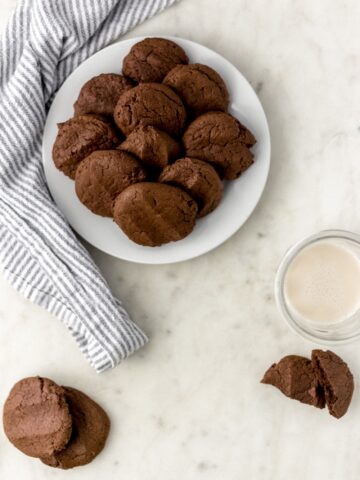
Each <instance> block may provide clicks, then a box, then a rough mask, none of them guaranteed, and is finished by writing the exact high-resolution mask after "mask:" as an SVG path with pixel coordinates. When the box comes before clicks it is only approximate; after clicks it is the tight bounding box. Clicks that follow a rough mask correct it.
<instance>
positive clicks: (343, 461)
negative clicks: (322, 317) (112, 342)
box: [0, 0, 360, 480]
mask: <svg viewBox="0 0 360 480" xmlns="http://www.w3.org/2000/svg"><path fill="white" fill-rule="evenodd" d="M15 4H16V1H15V0H1V2H0V29H3V28H4V25H5V23H6V20H7V18H8V16H9V14H10V12H11V9H12V8H13V7H14V5H15ZM269 8H270V7H269V2H265V1H264V0H252V1H249V0H228V1H227V2H218V1H217V0H181V1H179V2H177V3H176V5H175V6H174V7H172V8H171V9H169V10H167V11H166V12H164V13H163V14H161V15H159V16H157V17H155V18H154V19H152V20H150V21H148V22H146V23H145V24H144V25H142V26H140V27H139V28H137V29H136V30H134V31H132V32H130V33H129V34H128V35H127V37H130V36H135V35H162V34H176V35H179V36H182V37H185V38H189V39H192V40H195V41H198V42H200V43H203V44H204V45H207V46H209V47H210V48H213V49H214V50H216V51H218V52H219V53H221V54H222V55H224V56H225V57H226V58H228V59H229V60H230V61H231V62H233V63H234V64H235V65H236V66H237V67H238V68H239V69H240V70H241V71H242V73H243V74H244V75H245V76H246V77H247V78H248V80H249V81H250V82H251V83H252V85H253V86H254V88H255V89H256V91H257V92H258V94H259V96H260V99H261V101H262V103H263V106H264V108H265V111H266V114H267V117H268V120H269V124H270V129H271V138H272V167H271V172H270V177H269V181H268V184H267V187H266V189H265V193H264V196H263V198H262V200H261V202H260V204H259V205H258V207H257V208H256V210H255V212H254V214H253V215H252V217H251V218H250V219H249V220H248V221H247V223H246V224H245V225H244V227H243V228H242V229H241V230H240V231H239V232H238V233H237V234H236V235H234V236H233V237H232V238H231V239H230V240H229V241H228V242H226V243H225V244H224V245H222V246H221V247H219V248H218V249H216V250H215V251H213V252H211V253H209V254H207V255H205V256H203V257H200V258H198V259H195V260H192V261H189V262H185V263H181V264H176V265H168V266H141V265H135V264H130V263H126V262H123V261H120V260H116V259H114V258H111V257H109V256H107V255H105V254H103V253H101V252H99V251H97V250H95V249H94V248H91V247H89V248H90V250H91V252H92V254H93V256H94V258H95V261H96V262H97V263H98V265H99V266H100V268H101V269H102V271H103V272H104V275H105V276H106V278H107V279H108V281H109V284H110V285H111V287H112V289H113V290H114V292H115V293H116V294H117V295H119V297H120V298H122V299H123V301H124V303H125V305H126V307H127V308H128V309H129V311H130V312H131V313H132V315H133V317H134V318H135V319H136V321H137V322H138V323H139V325H140V326H141V327H142V328H144V329H145V331H146V332H148V333H149V334H150V336H151V338H152V341H151V342H150V343H149V344H148V345H147V346H146V348H144V349H143V350H142V351H141V352H140V353H139V354H137V355H135V356H133V357H132V358H130V359H129V360H128V361H126V362H125V363H124V364H123V365H121V366H120V367H118V368H116V369H115V370H113V371H110V372H107V373H105V374H103V375H100V376H97V375H96V374H95V373H94V372H93V370H92V369H91V368H90V367H89V366H88V365H87V363H86V362H85V360H84V359H83V357H82V355H81V353H80V352H79V351H78V349H77V347H76V345H75V343H74V342H73V340H72V339H71V337H70V336H69V334H68V332H67V331H66V329H65V328H64V327H63V325H62V324H61V322H59V321H58V320H56V319H54V318H52V317H51V316H49V315H48V314H47V313H46V312H44V311H43V310H41V309H40V308H38V307H36V306H34V305H31V304H30V303H29V302H28V301H26V300H24V299H23V298H22V297H21V296H20V295H18V294H17V293H16V292H14V291H13V290H12V289H11V288H10V287H9V286H8V285H7V284H6V282H5V281H4V280H3V279H2V278H1V277H0V371H1V375H0V405H2V404H3V401H4V400H5V397H6V395H7V392H8V390H9V389H10V387H11V386H12V384H13V383H14V382H15V381H16V380H18V379H19V378H21V377H23V376H26V375H34V374H39V375H45V376H49V377H52V378H54V380H56V381H58V382H59V383H61V384H65V385H73V386H78V387H79V388H80V389H83V390H84V391H85V392H88V393H89V394H90V395H92V396H93V397H94V398H95V399H98V400H99V401H100V402H101V404H103V406H104V407H105V408H106V410H107V411H108V412H109V414H110V416H111V418H112V431H111V434H110V438H109V441H108V445H107V447H106V449H105V450H104V452H103V454H102V455H101V456H99V457H98V459H96V460H95V461H94V462H93V463H92V464H91V465H90V466H87V467H83V468H79V469H77V470H74V471H68V472H66V473H65V472H62V471H57V470H51V469H49V468H47V467H45V466H43V465H42V464H41V463H40V462H37V461H36V460H33V459H30V458H27V457H25V456H23V455H21V454H20V453H19V452H18V451H16V449H14V448H13V447H12V446H11V445H10V444H9V443H8V442H7V440H6V439H5V437H4V434H3V432H2V429H0V478H1V479H2V480H12V479H14V478H18V479H21V480H39V479H41V480H47V479H61V480H63V479H65V478H67V479H69V480H71V479H77V480H78V479H86V480H98V479H99V478H101V479H111V480H112V479H119V478H126V479H129V480H130V479H131V480H180V479H181V480H198V479H202V478H206V479H207V480H219V479H224V480H240V479H244V478H246V479H249V480H258V479H259V480H260V479H261V480H288V479H291V480H300V479H301V480H302V479H306V480H315V479H318V478H320V477H321V478H326V479H327V480H342V479H346V480H352V479H354V480H355V479H357V478H358V472H359V469H360V457H359V449H360V433H359V428H358V427H357V426H358V424H359V423H360V400H359V391H358V389H356V391H355V396H354V399H353V402H352V405H351V407H350V410H349V412H348V414H347V415H346V416H345V417H344V418H343V419H341V420H340V421H337V420H335V419H333V418H331V417H330V416H329V415H328V414H327V413H326V412H325V411H318V410H316V409H313V408H310V407H306V406H302V405H300V404H297V403H296V402H291V401H289V400H287V399H286V398H285V397H283V396H282V395H281V394H280V393H279V392H277V391H276V390H275V389H272V388H271V387H269V386H264V385H260V383H259V381H260V379H261V377H262V374H263V372H264V371H265V370H266V369H267V368H268V366H269V365H270V364H271V363H272V362H274V361H276V360H278V359H279V358H280V357H281V356H283V355H285V354H288V353H298V354H305V355H308V354H309V352H310V350H311V349H312V348H313V347H314V345H312V344H310V343H307V342H306V341H305V340H302V339H301V338H298V337H297V336H295V335H294V334H293V333H292V332H290V331H289V330H288V328H287V327H286V325H285V324H284V323H283V322H282V320H281V319H280V317H279V314H278V312H277V309H276V306H275V303H274V298H273V281H274V275H275V271H276V268H277V265H278V264H279V261H280V259H281V257H282V255H283V254H284V252H285V250H286V249H287V248H288V247H289V246H290V245H291V244H292V243H293V242H295V241H297V240H298V239H299V238H301V237H303V236H306V235H308V234H310V233H313V232H315V231H318V230H320V229H325V228H343V229H351V230H355V231H357V230H358V229H359V228H360V225H359V211H360V208H359V207H360V194H359V185H360V168H359V151H360V120H359V113H358V106H359V105H360V82H359V78H360V57H359V45H358V42H357V41H356V39H357V38H358V22H359V20H358V19H359V18H360V3H359V2H357V1H356V0H345V1H342V2H331V8H329V2H327V1H325V0H319V1H317V2H313V1H311V0H301V1H300V0H293V1H291V0H282V1H279V2H271V12H270V11H269ZM337 352H338V353H339V354H340V355H342V356H343V357H344V358H345V359H346V360H347V361H348V362H349V364H350V365H351V367H352V369H353V371H354V374H355V380H356V381H358V379H359V375H358V372H360V349H359V344H352V345H348V346H344V347H341V348H338V349H337Z"/></svg>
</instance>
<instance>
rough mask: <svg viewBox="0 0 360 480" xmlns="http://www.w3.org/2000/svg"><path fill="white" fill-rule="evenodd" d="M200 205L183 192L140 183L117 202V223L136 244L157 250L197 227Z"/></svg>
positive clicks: (131, 187) (115, 210)
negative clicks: (198, 206) (198, 207)
mask: <svg viewBox="0 0 360 480" xmlns="http://www.w3.org/2000/svg"><path fill="white" fill-rule="evenodd" d="M196 214H197V206H196V203H195V201H194V200H193V199H192V198H191V197H190V196H189V195H188V194H187V193H185V192H184V191H183V190H181V189H180V188H177V187H173V186H170V185H165V184H161V183H149V182H145V183H137V184H136V185H131V186H130V187H128V188H127V189H126V190H124V191H123V192H122V193H121V194H120V195H119V196H118V197H117V199H116V201H115V208H114V220H115V222H116V223H117V224H118V225H119V227H120V228H121V229H122V230H123V232H124V233H125V234H126V235H127V236H128V237H129V238H130V240H132V241H133V242H135V243H138V244H139V245H145V246H149V247H157V246H160V245H162V244H164V243H168V242H174V241H177V240H181V239H183V238H185V237H186V236H187V235H189V233H191V232H192V230H193V228H194V226H195V220H196Z"/></svg>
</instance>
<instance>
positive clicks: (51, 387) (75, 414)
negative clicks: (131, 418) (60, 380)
mask: <svg viewBox="0 0 360 480" xmlns="http://www.w3.org/2000/svg"><path fill="white" fill-rule="evenodd" d="M3 423H4V430H5V433H6V435H7V437H8V439H9V440H10V442H11V443H12V444H13V445H14V446H15V447H16V448H18V449H19V450H20V451H21V452H23V453H25V454H26V455H29V456H30V457H37V458H39V459H40V460H41V461H42V462H43V463H45V464H46V465H49V466H51V467H57V468H63V469H68V468H73V467H78V466H80V465H86V464H87V463H90V462H91V461H92V460H93V459H94V458H95V457H96V456H97V455H98V454H99V453H100V452H101V450H102V449H103V448H104V445H105V442H106V439H107V436H108V433H109V429H110V420H109V418H108V416H107V415H106V413H105V412H104V410H103V409H102V408H101V407H100V406H99V405H98V404H97V403H95V402H94V401H93V400H91V398H89V397H88V396H87V395H85V394H84V393H82V392H80V391H79V390H76V389H75V388H70V387H60V386H59V385H57V384H56V383H55V382H53V381H52V380H49V379H48V378H41V377H29V378H24V379H23V380H20V381H19V382H18V383H16V384H15V385H14V387H13V388H12V390H11V391H10V394H9V396H8V398H7V400H6V402H5V405H4V412H3Z"/></svg>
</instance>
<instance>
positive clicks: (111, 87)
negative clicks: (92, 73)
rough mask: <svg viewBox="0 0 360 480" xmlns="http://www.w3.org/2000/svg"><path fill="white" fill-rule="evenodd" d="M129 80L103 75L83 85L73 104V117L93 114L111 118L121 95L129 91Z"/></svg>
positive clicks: (108, 74)
mask: <svg viewBox="0 0 360 480" xmlns="http://www.w3.org/2000/svg"><path fill="white" fill-rule="evenodd" d="M132 87H133V84H132V82H131V81H130V80H128V79H127V78H125V77H123V76H122V75H117V74H116V73H103V74H101V75H98V76H97V77H93V78H92V79H91V80H89V81H88V82H86V83H85V85H84V86H83V87H82V89H81V90H80V94H79V97H78V99H77V100H76V102H75V104H74V112H75V115H76V116H78V115H85V114H87V113H93V114H95V115H104V116H108V117H112V116H113V114H114V110H115V107H116V104H117V102H118V100H119V98H120V97H121V95H122V94H123V93H124V92H126V90H130V88H132Z"/></svg>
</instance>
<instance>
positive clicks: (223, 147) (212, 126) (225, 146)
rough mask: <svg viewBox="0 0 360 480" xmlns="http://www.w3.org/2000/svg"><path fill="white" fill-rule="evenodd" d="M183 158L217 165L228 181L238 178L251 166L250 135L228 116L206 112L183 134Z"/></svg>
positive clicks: (253, 139)
mask: <svg viewBox="0 0 360 480" xmlns="http://www.w3.org/2000/svg"><path fill="white" fill-rule="evenodd" d="M183 142H184V146H185V150H186V155H187V156H189V157H195V158H200V159H201V160H204V161H206V162H210V163H213V164H214V165H216V166H217V167H218V168H219V169H220V171H221V173H222V175H223V176H224V178H225V179H227V180H233V179H235V178H237V177H239V176H240V175H241V174H242V173H243V172H244V171H245V170H246V169H247V168H249V167H250V165H251V164H252V163H253V161H254V160H253V159H254V155H253V154H252V152H251V151H250V147H251V146H253V145H254V144H255V143H256V140H255V137H254V136H253V134H252V133H251V132H250V131H249V130H248V129H247V128H246V127H244V126H243V125H242V124H241V123H240V122H239V121H238V120H237V119H236V118H234V117H233V116H232V115H230V114H228V113H223V112H209V113H205V114H204V115H201V116H200V117H198V118H197V119H196V120H194V121H193V122H192V123H191V124H190V125H189V127H188V128H187V130H186V132H185V133H184V137H183Z"/></svg>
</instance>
